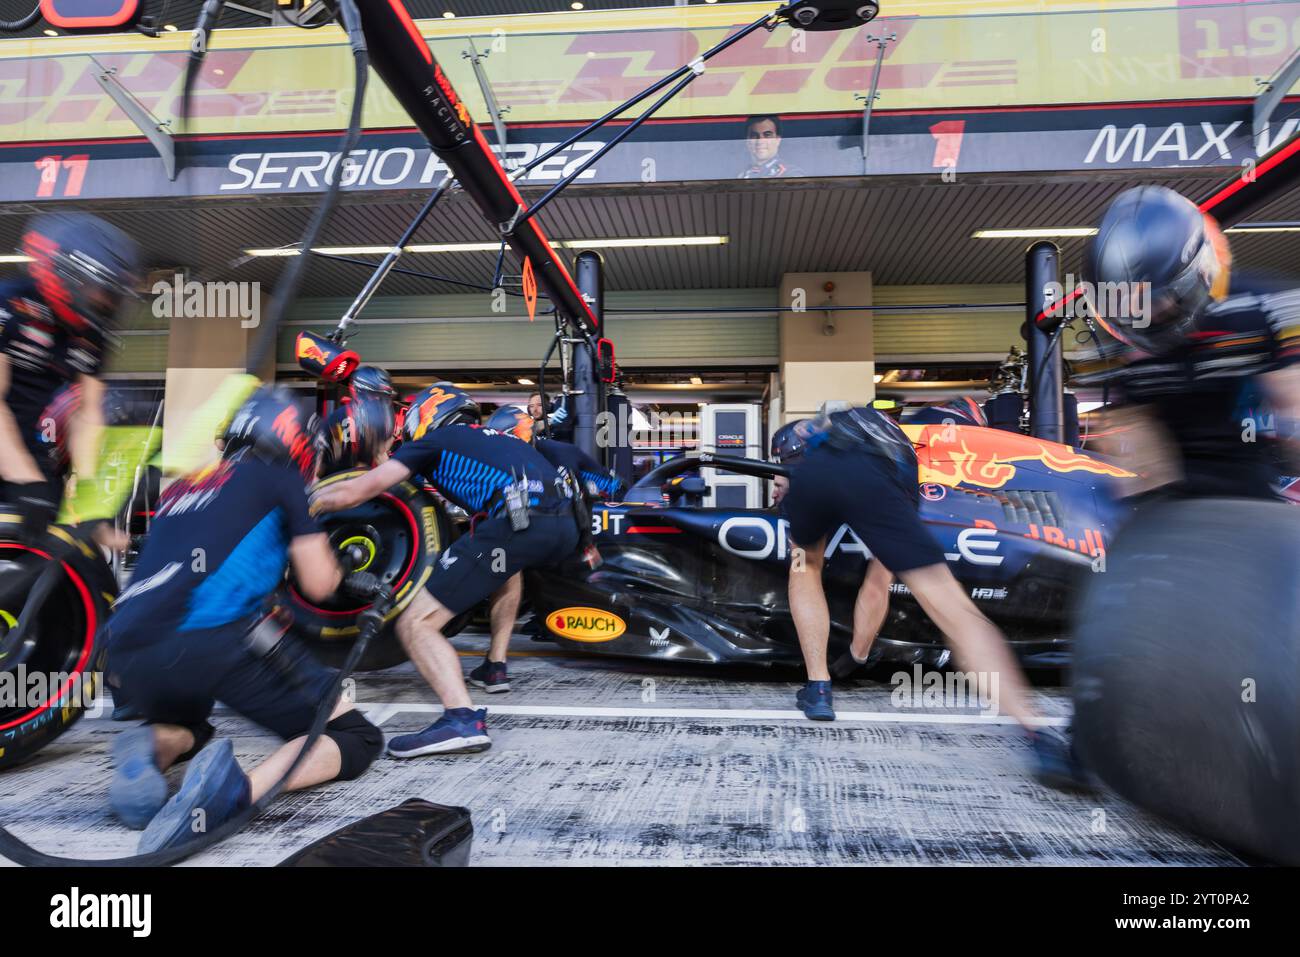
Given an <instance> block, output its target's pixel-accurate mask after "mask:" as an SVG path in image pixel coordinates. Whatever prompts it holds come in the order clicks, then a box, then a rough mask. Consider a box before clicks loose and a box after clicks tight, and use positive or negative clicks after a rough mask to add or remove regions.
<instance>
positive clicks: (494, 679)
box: [469, 658, 510, 694]
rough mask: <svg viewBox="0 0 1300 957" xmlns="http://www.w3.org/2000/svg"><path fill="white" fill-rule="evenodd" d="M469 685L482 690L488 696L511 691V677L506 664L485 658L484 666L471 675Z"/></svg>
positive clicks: (480, 666)
mask: <svg viewBox="0 0 1300 957" xmlns="http://www.w3.org/2000/svg"><path fill="white" fill-rule="evenodd" d="M469 683H470V684H472V685H473V686H474V687H476V688H482V689H483V690H484V691H486V692H487V693H488V694H498V693H500V692H502V691H509V690H510V675H508V674H507V673H506V663H505V662H504V661H489V660H488V659H486V658H484V659H483V664H481V665H479V666H478V667H477V668H475V669H474V670H473V671H471V672H470V673H469Z"/></svg>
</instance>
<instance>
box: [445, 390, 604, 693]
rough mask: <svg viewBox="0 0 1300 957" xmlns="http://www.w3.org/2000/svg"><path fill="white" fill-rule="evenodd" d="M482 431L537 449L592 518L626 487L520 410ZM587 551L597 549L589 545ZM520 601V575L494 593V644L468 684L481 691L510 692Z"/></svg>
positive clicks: (499, 414) (497, 417) (583, 532)
mask: <svg viewBox="0 0 1300 957" xmlns="http://www.w3.org/2000/svg"><path fill="white" fill-rule="evenodd" d="M483 427H484V428H485V429H487V430H489V431H492V432H498V433H500V434H502V435H509V436H511V437H513V438H516V439H519V440H520V441H522V442H527V443H528V444H529V445H531V446H532V447H533V448H535V449H537V451H538V452H540V453H541V454H542V457H543V458H545V459H546V461H548V462H550V463H551V465H553V466H555V468H556V470H557V471H558V472H560V473H561V475H564V476H567V477H569V478H571V479H572V480H573V492H574V494H575V496H578V495H580V496H582V501H583V504H584V505H585V506H586V508H585V509H584V510H583V513H584V515H588V516H589V515H590V514H591V513H590V507H591V505H592V504H593V503H594V502H596V501H598V500H601V499H607V498H611V497H613V496H615V495H617V494H618V493H619V491H620V490H621V489H622V487H623V483H622V480H621V479H619V478H618V477H617V476H615V475H611V474H610V473H609V472H608V471H607V470H606V469H604V468H602V467H601V465H600V463H599V462H597V461H596V460H595V459H593V458H592V457H591V456H590V455H588V454H587V453H586V452H583V451H582V449H580V448H578V447H577V446H576V445H571V444H570V443H568V442H561V441H559V440H558V439H544V438H542V437H541V435H539V434H538V432H537V426H536V420H534V418H533V417H532V415H531V414H529V413H528V412H526V411H524V410H523V409H521V408H519V407H518V406H512V405H506V406H502V407H501V408H499V409H497V410H496V411H495V412H493V413H492V415H490V416H489V417H488V420H487V421H486V422H485V423H483ZM579 524H580V530H579V537H580V538H590V531H589V530H588V529H589V524H588V523H587V521H585V520H580V523H579ZM587 547H588V548H590V547H593V546H591V545H590V543H587ZM584 551H586V549H585V548H584ZM522 600H523V573H522V572H520V573H519V574H517V575H515V576H514V577H513V578H511V579H510V580H509V581H508V582H506V584H505V585H503V586H502V587H501V588H500V589H498V590H497V591H496V592H495V593H494V594H493V595H492V601H491V605H490V609H491V611H490V620H491V635H492V637H491V643H490V645H489V646H488V650H487V654H486V655H484V657H483V663H482V664H480V665H479V666H478V667H477V668H475V669H474V670H473V671H471V672H470V673H469V681H470V684H472V685H474V686H475V687H477V688H482V689H483V690H484V691H486V692H488V693H489V694H495V693H499V692H504V691H509V690H510V675H509V671H508V668H507V657H508V654H509V649H510V638H511V636H512V635H513V634H514V630H515V623H516V621H517V619H518V617H519V605H520V603H521V602H522Z"/></svg>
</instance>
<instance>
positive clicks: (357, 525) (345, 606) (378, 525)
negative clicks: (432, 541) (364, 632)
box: [289, 492, 419, 618]
mask: <svg viewBox="0 0 1300 957" xmlns="http://www.w3.org/2000/svg"><path fill="white" fill-rule="evenodd" d="M325 528H326V532H327V533H328V535H329V539H330V544H331V546H333V548H334V549H335V550H336V551H342V550H343V549H344V548H345V547H346V546H348V545H360V546H361V548H362V549H363V550H364V551H365V553H366V556H367V557H366V563H365V565H363V566H362V568H361V569H358V570H363V571H368V572H370V573H371V574H373V575H375V576H376V577H378V578H379V580H380V581H381V582H383V583H384V584H386V585H388V586H389V587H391V588H392V589H393V590H394V591H398V590H400V589H401V587H402V586H403V585H404V584H405V583H406V581H407V580H408V579H409V578H410V576H411V571H412V570H413V569H414V567H415V561H416V558H417V557H418V554H419V552H418V545H419V526H418V525H417V524H416V518H415V513H414V512H412V511H411V508H410V506H408V505H407V504H406V503H405V502H404V501H402V500H401V499H400V498H398V497H396V496H395V495H392V494H389V493H387V492H385V493H384V494H383V495H380V496H379V497H378V498H375V499H372V500H371V501H369V502H365V503H363V504H361V505H358V506H357V507H356V508H352V509H348V510H347V511H344V512H336V513H335V514H333V515H330V516H329V517H328V518H327V519H326V520H325ZM289 594H290V595H291V596H292V597H293V600H294V602H295V603H297V604H299V605H301V606H302V607H304V608H307V609H310V610H311V611H312V612H314V613H316V614H318V615H326V616H329V617H339V618H343V617H347V616H350V615H356V614H359V613H361V612H362V611H365V610H366V609H367V608H369V607H370V603H369V602H366V603H365V604H360V605H359V604H357V603H356V601H355V599H350V598H347V597H346V596H339V595H336V596H334V597H332V598H330V599H327V600H326V601H323V602H314V601H311V600H310V599H308V598H306V597H304V596H303V594H302V593H301V592H300V591H299V590H298V586H297V583H296V582H294V581H293V579H292V577H291V578H290V581H289Z"/></svg>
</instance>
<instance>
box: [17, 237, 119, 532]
mask: <svg viewBox="0 0 1300 957" xmlns="http://www.w3.org/2000/svg"><path fill="white" fill-rule="evenodd" d="M22 250H23V253H24V254H25V255H26V256H28V257H29V258H30V259H31V262H29V263H28V265H27V272H28V276H27V277H26V278H24V279H20V280H18V281H15V282H11V283H6V284H4V285H3V286H0V501H7V502H9V503H11V504H12V505H14V506H15V507H16V508H17V510H18V512H19V513H20V514H21V515H22V519H23V525H22V527H23V537H24V538H25V539H26V540H27V542H29V543H33V542H35V541H36V540H37V539H38V538H40V537H41V535H42V534H44V532H45V528H46V526H47V525H49V524H50V523H51V522H53V521H54V519H55V517H56V516H57V514H58V511H59V503H60V502H61V501H62V499H63V486H64V477H65V467H66V465H67V464H68V463H66V462H65V461H63V458H64V456H67V457H69V458H70V459H71V463H70V464H71V465H72V466H73V467H74V468H80V469H82V470H83V471H85V472H91V471H93V466H94V460H95V456H96V455H97V453H98V443H99V434H100V430H101V428H102V426H103V409H102V403H103V396H104V386H103V383H102V382H100V380H99V378H98V375H99V371H100V367H101V365H102V363H103V359H104V343H105V339H106V337H107V336H108V334H109V333H110V332H111V330H112V326H113V324H114V322H115V321H116V318H117V314H118V312H119V310H120V308H121V306H122V303H123V302H124V301H125V300H126V299H127V298H129V297H130V296H133V295H134V286H135V283H136V282H137V280H138V275H139V271H140V252H139V249H138V248H137V246H136V245H135V243H133V242H132V241H131V239H130V238H129V237H128V236H127V235H126V234H124V233H123V232H122V231H121V230H119V229H117V228H116V227H114V226H111V225H109V224H108V223H106V222H104V221H103V220H101V219H99V218H97V217H95V216H91V215H89V214H86V213H75V214H67V213H61V214H49V215H44V216H38V217H36V218H35V219H33V220H32V222H31V223H29V224H28V226H27V228H26V229H25V230H24V232H23V240H22ZM69 384H74V385H76V386H78V387H79V388H78V390H77V393H76V394H75V401H74V402H73V403H72V404H73V405H74V406H75V408H73V409H67V406H68V404H69V403H68V402H67V401H64V402H57V401H56V395H58V394H59V393H60V390H64V389H65V387H66V386H68V385H69ZM63 396H64V398H65V399H73V398H74V395H73V394H72V393H67V392H64V393H63ZM60 406H62V407H64V410H65V411H64V412H62V413H60V412H58V411H56V410H58V409H59V407H60ZM64 423H66V426H67V428H66V430H65V428H64ZM51 427H53V428H54V430H55V433H56V434H54V435H50V434H49V431H50V429H51ZM64 431H69V432H70V433H71V434H69V435H64V434H63V432H64Z"/></svg>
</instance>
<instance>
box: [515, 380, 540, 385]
mask: <svg viewBox="0 0 1300 957" xmlns="http://www.w3.org/2000/svg"><path fill="white" fill-rule="evenodd" d="M515 381H516V382H518V383H519V384H520V385H536V384H537V383H536V382H534V381H533V380H532V379H516V380H515Z"/></svg>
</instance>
